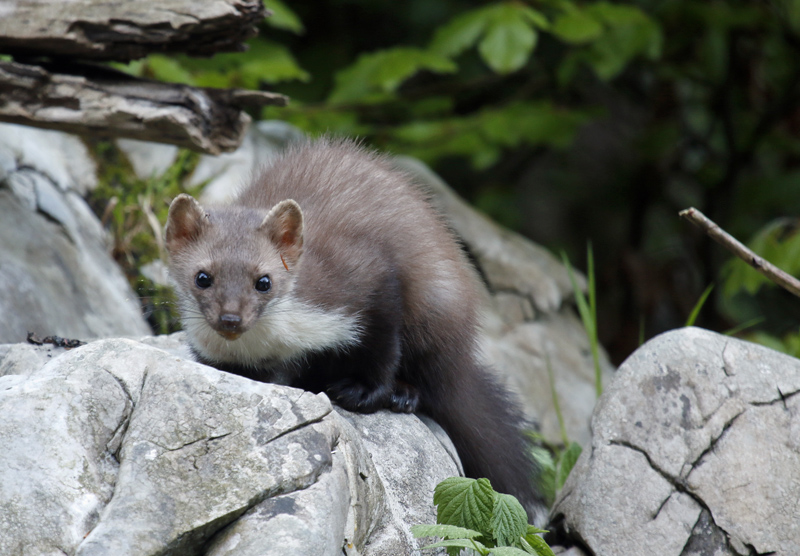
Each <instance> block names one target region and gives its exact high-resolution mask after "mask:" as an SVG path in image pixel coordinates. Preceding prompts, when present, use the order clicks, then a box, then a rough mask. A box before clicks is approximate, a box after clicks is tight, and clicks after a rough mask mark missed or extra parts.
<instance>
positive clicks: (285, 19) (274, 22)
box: [264, 0, 305, 35]
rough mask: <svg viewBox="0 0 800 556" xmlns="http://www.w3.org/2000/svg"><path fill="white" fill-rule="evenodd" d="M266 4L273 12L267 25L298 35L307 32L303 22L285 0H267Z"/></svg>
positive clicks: (267, 20)
mask: <svg viewBox="0 0 800 556" xmlns="http://www.w3.org/2000/svg"><path fill="white" fill-rule="evenodd" d="M264 5H265V7H266V8H267V9H268V10H269V11H270V12H272V15H271V16H269V17H268V18H267V19H266V23H267V25H269V26H270V27H274V28H275V29H283V30H284V31H291V32H292V33H294V34H296V35H302V34H303V33H305V28H304V27H303V22H302V21H300V18H299V17H297V14H296V13H294V12H293V11H292V10H290V9H289V8H288V7H287V6H286V4H284V3H283V0H265V2H264Z"/></svg>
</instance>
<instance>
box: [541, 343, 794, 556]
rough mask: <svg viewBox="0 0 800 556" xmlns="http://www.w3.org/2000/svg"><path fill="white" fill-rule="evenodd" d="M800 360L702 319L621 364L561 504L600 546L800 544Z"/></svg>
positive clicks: (578, 535)
mask: <svg viewBox="0 0 800 556" xmlns="http://www.w3.org/2000/svg"><path fill="white" fill-rule="evenodd" d="M798 393H800V360H798V359H795V358H792V357H789V356H787V355H783V354H780V353H777V352H775V351H772V350H770V349H767V348H764V347H761V346H758V345H755V344H751V343H748V342H744V341H741V340H737V339H733V338H730V337H727V336H722V335H719V334H715V333H712V332H708V331H705V330H701V329H697V328H686V329H682V330H677V331H673V332H669V333H666V334H663V335H661V336H658V337H656V338H655V339H653V340H651V341H649V342H648V343H646V344H645V345H644V346H642V347H641V348H640V349H639V350H637V351H636V352H635V353H634V354H633V355H631V357H629V358H628V360H627V361H625V363H624V364H623V365H622V366H621V367H620V368H619V370H618V371H617V374H616V376H615V377H614V380H613V381H612V383H611V384H610V385H609V386H608V388H607V389H606V391H605V392H604V393H603V396H602V397H601V398H600V401H599V403H598V404H597V407H596V409H595V412H594V415H593V418H592V433H593V434H592V441H591V447H589V448H586V449H585V450H584V452H583V455H582V456H581V458H580V459H579V460H578V463H577V464H576V466H575V468H574V469H573V471H572V474H571V475H570V477H569V479H568V480H567V483H566V484H565V486H564V489H563V491H562V492H561V494H560V497H559V499H558V500H557V501H556V504H555V507H554V508H553V511H552V513H551V516H552V518H553V520H554V523H555V525H556V529H557V530H558V536H559V538H560V540H561V542H563V543H565V544H575V545H576V546H579V547H582V548H584V549H586V551H587V552H588V553H590V554H602V555H604V556H617V555H619V556H623V555H625V556H628V555H631V554H660V555H663V556H671V555H674V556H706V555H709V556H710V555H714V556H743V555H750V554H781V555H789V554H800V502H799V501H800V396H798V395H797V394H798Z"/></svg>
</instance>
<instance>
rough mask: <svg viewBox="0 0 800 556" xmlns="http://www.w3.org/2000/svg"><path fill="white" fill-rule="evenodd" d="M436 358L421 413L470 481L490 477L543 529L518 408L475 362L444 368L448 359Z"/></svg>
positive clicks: (425, 375)
mask: <svg viewBox="0 0 800 556" xmlns="http://www.w3.org/2000/svg"><path fill="white" fill-rule="evenodd" d="M434 358H435V359H438V360H439V361H437V362H436V363H437V364H435V365H434V366H435V367H438V368H435V369H430V368H428V369H426V370H425V372H424V373H421V374H423V377H420V378H423V380H424V381H425V383H426V384H425V386H424V387H423V388H420V395H421V400H420V402H421V410H422V412H423V413H426V414H428V415H429V416H430V417H432V418H433V419H434V420H435V421H436V422H437V423H439V424H440V425H441V426H442V428H443V429H444V430H445V431H446V432H447V434H448V435H449V436H450V439H451V440H452V441H453V444H454V445H455V447H456V450H457V451H458V455H459V457H460V458H461V463H462V465H463V466H464V474H465V475H466V476H467V477H472V478H476V479H477V478H482V477H486V478H487V479H489V481H490V482H491V483H492V487H493V488H494V489H495V490H496V491H497V492H503V493H506V494H511V495H513V496H515V497H516V498H517V499H518V500H519V501H520V503H522V505H523V506H524V507H525V510H526V511H527V512H528V519H529V521H530V522H531V523H535V524H537V525H542V524H543V522H544V520H545V518H546V516H547V507H546V505H545V503H544V501H543V498H542V496H541V494H539V492H538V489H537V488H536V487H535V486H534V484H535V482H536V481H538V479H539V469H538V466H537V465H536V464H535V463H534V461H533V459H532V456H531V449H530V448H531V446H530V442H529V440H528V439H527V437H526V436H525V435H524V433H523V432H522V426H523V418H522V415H521V412H520V410H519V408H518V407H517V405H516V403H514V402H513V401H512V399H511V397H510V395H509V393H508V392H507V391H506V390H505V389H504V388H503V387H502V386H500V385H499V384H498V383H497V382H496V381H495V380H494V378H493V377H492V376H491V374H490V371H489V369H487V368H485V367H483V366H481V365H479V364H477V363H475V362H474V361H471V360H470V359H471V358H468V357H463V356H461V357H457V359H458V361H452V360H450V361H447V362H446V363H445V362H444V361H442V359H445V358H446V357H445V354H438V356H434ZM444 364H446V367H445V366H444ZM435 377H438V380H437V378H435Z"/></svg>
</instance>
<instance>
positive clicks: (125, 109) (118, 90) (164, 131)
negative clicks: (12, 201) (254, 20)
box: [0, 61, 287, 154]
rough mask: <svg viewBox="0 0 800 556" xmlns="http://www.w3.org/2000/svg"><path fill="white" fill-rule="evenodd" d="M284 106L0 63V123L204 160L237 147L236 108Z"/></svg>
mask: <svg viewBox="0 0 800 556" xmlns="http://www.w3.org/2000/svg"><path fill="white" fill-rule="evenodd" d="M56 68H57V70H58V71H56ZM286 102H287V99H286V97H285V96H283V95H279V94H276V93H268V92H261V91H247V90H240V89H206V88H196V87H189V86H187V85H179V84H171V83H160V82H157V81H148V80H143V79H138V78H135V77H131V76H129V75H127V74H124V73H121V72H117V71H115V70H110V69H107V68H102V67H96V66H85V65H68V64H58V65H54V64H50V65H40V66H33V65H27V64H20V63H17V62H3V61H0V121H5V122H11V123H18V124H24V125H30V126H35V127H43V128H48V129H58V130H61V131H66V132H70V133H77V134H82V135H92V136H95V137H97V136H100V137H127V138H131V139H140V140H143V141H155V142H160V143H171V144H174V145H178V146H181V147H185V148H189V149H192V150H195V151H200V152H205V153H209V154H219V153H221V152H228V151H232V150H235V149H236V148H237V147H238V146H239V144H240V143H241V141H242V139H243V138H244V133H245V131H246V129H247V125H248V123H249V121H250V117H249V116H248V115H247V114H246V113H245V112H242V110H241V108H242V107H243V106H263V105H266V104H275V105H285V104H286Z"/></svg>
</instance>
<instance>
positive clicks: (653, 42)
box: [586, 2, 662, 80]
mask: <svg viewBox="0 0 800 556" xmlns="http://www.w3.org/2000/svg"><path fill="white" fill-rule="evenodd" d="M586 11H587V12H588V13H589V14H591V15H592V16H594V17H595V18H596V19H598V20H600V21H602V22H603V23H604V24H605V26H606V32H605V33H604V34H603V36H602V37H600V38H598V39H597V40H596V41H594V42H593V43H592V44H591V46H590V49H589V51H588V52H587V58H586V59H587V61H588V62H589V64H590V65H591V66H592V68H593V69H594V71H595V73H596V74H597V75H598V77H600V78H601V79H605V80H608V79H611V78H613V77H615V76H617V75H618V74H619V73H620V72H621V71H622V70H623V69H624V68H625V66H626V65H627V64H628V63H629V62H630V61H631V60H632V59H633V58H634V57H636V56H645V57H647V58H650V59H657V58H658V57H659V56H660V55H661V46H662V35H661V29H660V27H659V26H658V24H656V23H655V21H653V20H652V19H650V18H649V17H648V16H647V15H646V14H645V13H644V12H642V11H641V10H640V9H638V8H636V7H634V6H623V5H619V4H609V3H608V2H596V3H593V4H588V5H587V6H586Z"/></svg>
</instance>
